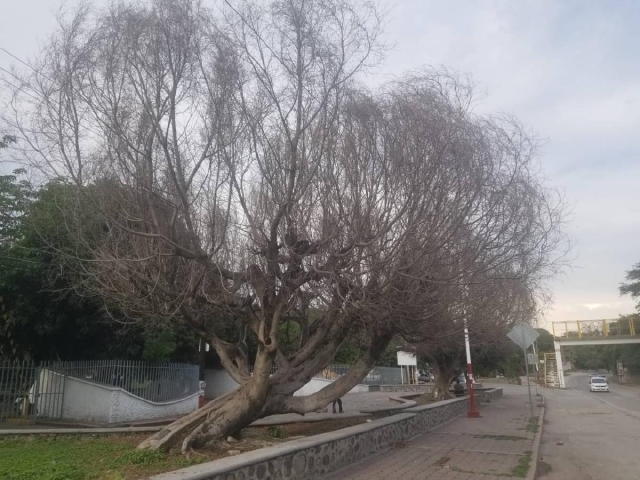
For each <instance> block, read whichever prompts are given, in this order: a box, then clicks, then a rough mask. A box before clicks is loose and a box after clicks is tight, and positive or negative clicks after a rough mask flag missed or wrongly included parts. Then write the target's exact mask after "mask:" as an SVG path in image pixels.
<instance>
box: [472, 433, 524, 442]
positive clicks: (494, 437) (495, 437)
mask: <svg viewBox="0 0 640 480" xmlns="http://www.w3.org/2000/svg"><path fill="white" fill-rule="evenodd" d="M473 438H490V439H492V440H505V441H512V442H516V441H518V440H528V438H527V437H518V436H517V435H474V436H473Z"/></svg>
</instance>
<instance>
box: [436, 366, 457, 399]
mask: <svg viewBox="0 0 640 480" xmlns="http://www.w3.org/2000/svg"><path fill="white" fill-rule="evenodd" d="M435 367H436V368H435V374H434V377H435V378H434V381H433V390H432V391H431V395H432V397H433V399H434V400H447V399H449V398H453V395H451V393H450V392H449V385H451V379H452V378H453V368H452V367H451V365H446V364H441V363H437V362H436V364H435Z"/></svg>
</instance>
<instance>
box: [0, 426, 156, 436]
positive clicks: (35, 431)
mask: <svg viewBox="0 0 640 480" xmlns="http://www.w3.org/2000/svg"><path fill="white" fill-rule="evenodd" d="M162 428H163V427H162V426H157V427H121V428H11V429H0V437H1V436H8V435H93V434H103V433H148V432H159V431H160V430H162Z"/></svg>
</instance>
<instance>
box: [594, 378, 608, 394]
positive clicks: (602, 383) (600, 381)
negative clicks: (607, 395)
mask: <svg viewBox="0 0 640 480" xmlns="http://www.w3.org/2000/svg"><path fill="white" fill-rule="evenodd" d="M589 391H590V392H609V383H608V382H607V379H606V378H603V377H601V376H593V377H591V378H590V379H589Z"/></svg>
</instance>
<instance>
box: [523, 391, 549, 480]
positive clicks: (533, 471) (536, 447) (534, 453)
mask: <svg viewBox="0 0 640 480" xmlns="http://www.w3.org/2000/svg"><path fill="white" fill-rule="evenodd" d="M544 402H545V400H544V397H542V407H541V408H540V414H539V415H538V433H536V436H535V438H534V439H533V447H532V450H531V466H530V468H529V473H527V476H526V477H525V480H535V478H536V475H537V473H538V457H539V456H540V441H541V440H542V429H543V425H544V411H545V406H544Z"/></svg>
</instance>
